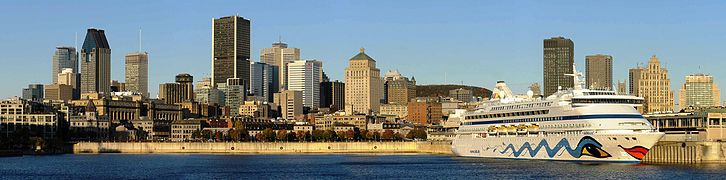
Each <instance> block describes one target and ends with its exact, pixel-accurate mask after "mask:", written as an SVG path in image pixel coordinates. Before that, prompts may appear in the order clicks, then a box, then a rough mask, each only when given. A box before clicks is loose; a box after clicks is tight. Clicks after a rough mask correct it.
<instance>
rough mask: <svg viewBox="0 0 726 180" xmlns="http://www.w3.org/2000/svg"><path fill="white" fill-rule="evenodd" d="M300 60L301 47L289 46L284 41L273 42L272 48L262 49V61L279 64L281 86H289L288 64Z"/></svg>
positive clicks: (283, 87)
mask: <svg viewBox="0 0 726 180" xmlns="http://www.w3.org/2000/svg"><path fill="white" fill-rule="evenodd" d="M297 60H300V49H298V48H288V47H287V44H285V43H283V42H281V41H280V42H276V43H272V47H271V48H263V49H262V50H261V51H260V62H262V63H267V64H269V65H274V66H277V67H278V69H279V75H278V77H279V80H278V82H279V86H278V87H280V88H281V89H285V88H287V64H289V63H292V62H293V61H297Z"/></svg>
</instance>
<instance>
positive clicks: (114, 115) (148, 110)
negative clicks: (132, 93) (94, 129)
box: [71, 99, 182, 122]
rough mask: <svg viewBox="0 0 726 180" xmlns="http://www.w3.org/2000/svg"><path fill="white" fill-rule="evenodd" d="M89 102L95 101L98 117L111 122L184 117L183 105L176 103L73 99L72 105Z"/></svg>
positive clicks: (83, 104) (84, 104)
mask: <svg viewBox="0 0 726 180" xmlns="http://www.w3.org/2000/svg"><path fill="white" fill-rule="evenodd" d="M89 103H93V106H94V107H95V109H96V112H97V113H98V117H103V118H104V119H105V120H108V121H110V122H119V121H121V120H127V121H135V120H141V119H150V120H167V121H172V120H179V119H181V118H182V110H181V107H180V106H179V105H175V104H163V103H156V102H148V101H129V100H109V99H91V100H87V99H86V100H73V101H71V104H72V105H74V106H82V107H86V106H88V104H89Z"/></svg>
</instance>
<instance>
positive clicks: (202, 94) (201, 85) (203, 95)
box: [194, 77, 224, 105]
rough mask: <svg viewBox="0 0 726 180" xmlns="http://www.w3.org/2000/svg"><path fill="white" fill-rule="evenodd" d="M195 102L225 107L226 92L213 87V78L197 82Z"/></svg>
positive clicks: (205, 78)
mask: <svg viewBox="0 0 726 180" xmlns="http://www.w3.org/2000/svg"><path fill="white" fill-rule="evenodd" d="M194 96H195V101H196V102H199V103H201V104H209V105H224V92H222V91H220V90H219V89H217V88H216V87H214V86H213V85H212V78H211V77H204V78H202V80H200V81H197V85H196V86H195V89H194Z"/></svg>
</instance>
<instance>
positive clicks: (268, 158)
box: [0, 154, 726, 179]
mask: <svg viewBox="0 0 726 180" xmlns="http://www.w3.org/2000/svg"><path fill="white" fill-rule="evenodd" d="M725 169H726V165H718V164H706V165H628V164H582V163H572V162H553V161H529V160H506V159H482V158H462V157H453V156H445V155H350V154H323V155H214V154H211V155H210V154H100V155H78V154H67V155H57V156H23V157H6V158H0V179H210V178H211V179H379V178H395V179H515V178H516V179H542V178H566V179H575V178H576V179H646V178H647V179H681V178H684V179H700V178H707V179H721V178H723V177H724V175H726V171H725Z"/></svg>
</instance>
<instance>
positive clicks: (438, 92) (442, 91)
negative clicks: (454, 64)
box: [416, 84, 492, 97]
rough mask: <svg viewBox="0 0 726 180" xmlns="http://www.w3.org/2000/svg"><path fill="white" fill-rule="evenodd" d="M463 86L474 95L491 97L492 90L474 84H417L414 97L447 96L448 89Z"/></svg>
mask: <svg viewBox="0 0 726 180" xmlns="http://www.w3.org/2000/svg"><path fill="white" fill-rule="evenodd" d="M459 88H464V89H468V90H471V91H472V92H473V93H474V96H476V97H491V95H492V91H491V90H489V89H487V88H483V87H476V86H465V85H453V84H447V85H417V86H416V97H438V96H448V95H449V90H453V89H459Z"/></svg>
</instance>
